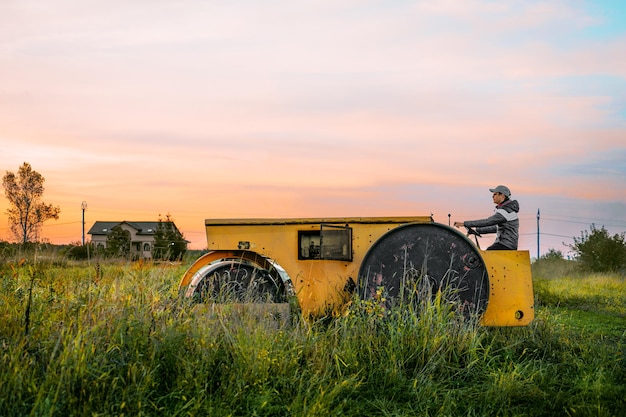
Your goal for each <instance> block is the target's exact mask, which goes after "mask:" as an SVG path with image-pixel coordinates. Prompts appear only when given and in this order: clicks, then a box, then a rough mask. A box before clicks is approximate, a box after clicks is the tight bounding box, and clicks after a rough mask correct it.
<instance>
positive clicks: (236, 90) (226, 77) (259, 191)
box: [0, 0, 626, 257]
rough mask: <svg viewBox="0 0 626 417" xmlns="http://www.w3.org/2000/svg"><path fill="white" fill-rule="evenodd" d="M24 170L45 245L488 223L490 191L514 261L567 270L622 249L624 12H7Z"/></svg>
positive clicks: (144, 5) (3, 28) (147, 8)
mask: <svg viewBox="0 0 626 417" xmlns="http://www.w3.org/2000/svg"><path fill="white" fill-rule="evenodd" d="M24 162H28V163H29V164H31V166H32V168H33V169H34V170H35V171H37V172H39V173H40V174H42V175H43V176H44V178H45V180H46V181H45V191H44V195H43V198H42V200H43V201H44V202H45V203H48V204H53V205H55V206H59V207H60V209H61V214H60V217H59V219H58V220H48V221H47V222H45V223H44V226H43V229H42V237H43V238H44V239H45V240H46V241H49V242H52V243H57V244H63V243H72V242H79V241H81V239H82V227H83V222H82V216H83V211H82V209H81V203H82V202H86V203H87V209H86V210H85V212H84V217H85V228H86V230H87V231H88V230H89V228H90V227H91V225H93V223H94V222H96V221H123V220H127V221H156V220H157V218H158V217H159V215H161V216H165V215H167V214H170V215H171V217H172V218H173V219H174V221H175V223H176V225H177V226H178V228H179V229H180V230H181V231H182V232H183V235H184V236H185V238H187V239H188V240H189V242H190V245H189V247H190V248H192V249H202V248H205V247H206V235H205V231H204V220H205V219H209V218H259V217H269V218H281V217H344V216H345V217H361V216H405V215H432V216H433V217H434V219H435V221H437V222H440V223H444V224H448V222H449V221H451V222H454V221H461V220H474V219H480V218H485V217H488V216H490V215H491V214H492V213H493V209H494V206H493V202H492V198H491V193H490V192H489V188H493V187H495V186H496V185H498V184H504V185H507V186H508V187H509V188H510V189H511V191H512V194H513V196H512V197H513V198H514V199H516V200H518V202H519V204H520V208H521V210H520V222H521V224H520V245H519V248H520V249H522V250H529V251H530V253H531V256H533V257H534V256H536V254H537V253H540V254H544V253H545V252H546V251H548V250H549V249H556V250H560V251H561V252H562V253H563V254H564V255H567V254H570V252H571V248H570V247H569V246H568V245H570V244H572V243H574V240H573V238H574V237H579V236H580V235H581V233H582V232H583V231H586V230H589V229H590V227H591V225H592V224H593V225H595V226H596V227H602V226H604V227H605V228H606V229H607V230H608V231H609V233H611V234H615V233H621V232H624V231H626V2H624V1H622V0H593V1H591V0H590V1H583V0H544V1H536V0H497V1H496V0H429V1H426V0H417V1H400V0H398V1H396V0H381V1H374V0H372V1H357V0H332V1H330V0H317V1H300V0H290V1H273V0H264V1H253V0H230V1H218V0H216V1H206V0H124V1H122V0H55V1H54V2H51V1H48V0H19V1H18V0H4V1H2V2H0V173H1V174H2V175H4V174H5V173H6V172H7V171H9V172H17V170H18V169H19V167H20V166H21V165H22V164H23V163H24ZM3 191H4V190H3ZM7 209H8V200H7V199H6V198H4V194H3V195H2V196H1V197H0V239H2V240H9V241H11V240H12V237H11V236H10V234H9V228H8V223H7V216H6V210H7ZM538 210H539V211H540V219H539V221H538V220H537V212H538ZM538 225H539V235H538V234H537V230H538ZM538 236H539V246H538V239H537V238H538ZM86 239H87V240H88V239H89V236H88V235H87V236H86ZM491 241H493V237H484V238H483V239H481V246H482V247H485V246H487V245H488V244H490V243H491Z"/></svg>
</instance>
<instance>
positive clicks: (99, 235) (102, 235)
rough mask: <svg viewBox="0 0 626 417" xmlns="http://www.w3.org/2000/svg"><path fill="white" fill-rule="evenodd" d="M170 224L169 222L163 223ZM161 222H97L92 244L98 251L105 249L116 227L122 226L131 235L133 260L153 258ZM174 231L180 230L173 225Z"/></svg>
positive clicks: (90, 230)
mask: <svg viewBox="0 0 626 417" xmlns="http://www.w3.org/2000/svg"><path fill="white" fill-rule="evenodd" d="M163 223H168V222H163ZM158 225H159V222H130V221H121V222H100V221H97V222H95V223H94V225H93V226H91V229H89V232H87V233H88V234H89V235H91V243H92V244H93V245H94V247H95V248H96V249H104V248H106V246H107V237H108V236H109V234H110V233H111V230H112V229H113V228H114V227H115V226H120V227H121V228H122V229H123V230H126V231H128V233H129V234H130V255H131V257H132V258H152V249H153V248H154V233H155V232H156V230H157V227H158ZM172 226H173V227H174V230H175V231H177V232H178V228H177V227H176V225H175V224H174V223H172Z"/></svg>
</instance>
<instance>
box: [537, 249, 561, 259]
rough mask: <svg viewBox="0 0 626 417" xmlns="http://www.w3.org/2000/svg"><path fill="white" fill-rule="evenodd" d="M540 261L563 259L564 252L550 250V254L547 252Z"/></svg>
mask: <svg viewBox="0 0 626 417" xmlns="http://www.w3.org/2000/svg"><path fill="white" fill-rule="evenodd" d="M540 259H545V260H558V259H563V252H561V251H560V250H557V249H548V252H546V253H545V254H543V255H541V258H540Z"/></svg>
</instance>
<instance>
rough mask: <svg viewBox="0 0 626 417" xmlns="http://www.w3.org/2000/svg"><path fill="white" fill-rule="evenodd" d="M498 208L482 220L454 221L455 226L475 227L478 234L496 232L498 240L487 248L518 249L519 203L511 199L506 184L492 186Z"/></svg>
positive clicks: (494, 200) (491, 189)
mask: <svg viewBox="0 0 626 417" xmlns="http://www.w3.org/2000/svg"><path fill="white" fill-rule="evenodd" d="M489 191H491V192H492V193H493V202H494V203H495V204H496V210H495V213H494V214H493V216H491V217H489V218H487V219H481V220H466V221H464V222H454V226H455V227H461V226H464V227H474V228H475V230H476V232H477V233H478V234H481V235H482V234H486V233H496V240H495V241H494V243H493V245H491V246H489V247H488V248H487V250H517V240H518V237H519V232H518V230H519V217H518V216H517V213H518V212H519V204H518V202H517V200H511V190H509V188H508V187H505V186H504V185H498V186H497V187H496V188H490V189H489Z"/></svg>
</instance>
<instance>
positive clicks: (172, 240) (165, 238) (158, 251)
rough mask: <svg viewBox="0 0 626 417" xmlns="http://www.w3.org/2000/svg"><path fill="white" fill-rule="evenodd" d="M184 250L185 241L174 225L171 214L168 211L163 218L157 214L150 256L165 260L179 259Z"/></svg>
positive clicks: (185, 246) (185, 248)
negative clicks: (157, 219) (157, 221)
mask: <svg viewBox="0 0 626 417" xmlns="http://www.w3.org/2000/svg"><path fill="white" fill-rule="evenodd" d="M186 251H187V241H186V240H185V237H184V236H183V234H182V233H181V232H180V231H179V230H178V229H177V228H176V226H175V225H174V220H173V219H172V216H171V215H170V214H169V213H168V214H167V216H165V219H163V218H162V217H161V215H160V214H159V223H158V224H157V228H156V231H155V232H154V248H153V249H152V258H153V259H160V260H166V261H174V260H179V259H181V258H182V257H183V255H184V254H185V252H186Z"/></svg>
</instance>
